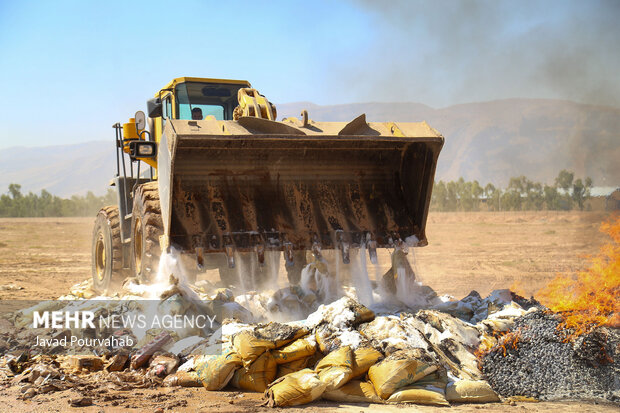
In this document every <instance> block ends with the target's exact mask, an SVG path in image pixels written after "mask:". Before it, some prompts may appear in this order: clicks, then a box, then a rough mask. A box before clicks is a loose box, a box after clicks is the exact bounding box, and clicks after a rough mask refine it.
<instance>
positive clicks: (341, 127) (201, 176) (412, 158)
mask: <svg viewBox="0 0 620 413" xmlns="http://www.w3.org/2000/svg"><path fill="white" fill-rule="evenodd" d="M304 123H305V126H304V125H303V124H302V122H300V121H297V120H296V119H292V120H290V121H283V122H274V121H269V120H265V119H259V118H253V117H242V118H240V119H239V120H238V121H217V120H215V119H210V120H199V121H192V120H190V121H188V120H167V121H166V125H165V127H164V131H163V134H162V138H161V142H160V145H159V153H158V169H159V170H158V174H159V178H158V179H159V191H160V200H161V212H162V219H163V225H164V238H163V240H164V246H167V245H172V246H175V247H177V248H179V249H181V250H183V251H185V252H194V251H195V250H196V249H200V250H201V251H204V252H207V253H208V252H221V251H225V252H227V253H229V254H230V253H231V251H234V250H238V251H250V250H254V251H259V252H260V251H264V250H265V249H269V248H273V249H282V250H292V249H296V250H299V249H312V248H313V247H315V248H316V247H317V246H318V247H319V248H324V249H332V248H340V249H343V248H346V249H348V248H349V247H357V246H362V245H364V244H365V245H371V246H372V247H373V248H375V247H393V246H394V245H396V244H397V243H399V242H403V241H408V243H409V245H412V244H417V245H420V246H422V245H426V244H427V240H426V235H425V226H426V218H427V214H428V208H429V203H430V197H431V190H432V185H433V180H434V175H435V167H436V165H437V157H438V156H439V152H440V150H441V148H442V146H443V142H444V138H443V137H442V136H441V135H440V134H439V133H438V132H437V131H435V130H434V129H433V128H431V127H430V126H428V125H427V124H426V123H425V122H421V123H367V122H366V120H365V116H364V115H361V116H360V117H358V118H356V119H355V120H353V121H352V122H350V123H339V122H325V123H322V122H312V121H310V122H304ZM413 237H415V238H413Z"/></svg>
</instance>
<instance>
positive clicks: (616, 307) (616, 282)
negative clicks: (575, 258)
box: [536, 215, 620, 338]
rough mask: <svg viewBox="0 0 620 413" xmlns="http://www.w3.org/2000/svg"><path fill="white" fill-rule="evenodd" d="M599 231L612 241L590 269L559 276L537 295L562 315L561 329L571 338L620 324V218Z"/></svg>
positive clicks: (603, 249)
mask: <svg viewBox="0 0 620 413" xmlns="http://www.w3.org/2000/svg"><path fill="white" fill-rule="evenodd" d="M600 230H601V232H604V233H606V234H608V235H609V236H610V237H611V240H612V242H610V243H608V244H606V245H603V246H602V247H601V249H600V251H599V253H598V254H597V255H596V256H594V257H592V261H591V263H590V267H589V268H587V269H586V270H583V271H580V272H579V273H577V275H576V276H569V275H566V274H563V275H562V274H561V275H558V276H557V277H556V278H555V279H553V280H552V281H551V282H550V283H549V284H548V285H547V286H546V287H544V288H543V289H541V290H540V291H538V292H537V293H536V298H537V299H538V300H539V301H540V302H541V303H542V304H544V305H545V306H547V307H548V308H550V309H551V310H553V311H555V312H558V313H562V316H563V318H564V321H563V322H562V323H561V324H560V326H559V328H564V329H569V330H570V331H571V332H572V333H571V334H570V336H569V338H571V337H576V336H578V335H581V334H586V333H589V332H590V331H592V330H593V329H594V328H596V327H598V326H603V325H606V326H614V327H618V326H619V325H620V315H619V313H620V215H619V216H616V217H614V218H611V219H610V220H609V221H607V222H604V223H603V224H601V229H600Z"/></svg>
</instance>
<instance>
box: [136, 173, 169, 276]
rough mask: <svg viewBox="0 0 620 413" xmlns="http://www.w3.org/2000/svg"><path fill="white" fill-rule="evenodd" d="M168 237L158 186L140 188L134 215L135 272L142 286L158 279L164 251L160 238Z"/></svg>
mask: <svg viewBox="0 0 620 413" xmlns="http://www.w3.org/2000/svg"><path fill="white" fill-rule="evenodd" d="M163 233H164V226H163V222H162V219H161V208H160V204H159V190H158V186H157V182H147V183H145V184H142V185H140V186H138V189H136V192H135V194H134V198H133V209H132V211H131V243H130V245H131V246H130V251H129V255H130V257H131V258H130V260H131V272H132V274H133V275H134V276H136V277H137V278H138V279H139V280H140V282H142V283H148V282H150V281H153V280H154V279H155V276H156V275H157V268H158V266H159V257H160V256H161V248H160V246H159V237H160V235H162V234H163Z"/></svg>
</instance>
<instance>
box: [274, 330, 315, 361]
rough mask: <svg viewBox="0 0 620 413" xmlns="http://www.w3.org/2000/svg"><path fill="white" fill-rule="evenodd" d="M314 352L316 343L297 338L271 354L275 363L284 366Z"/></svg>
mask: <svg viewBox="0 0 620 413" xmlns="http://www.w3.org/2000/svg"><path fill="white" fill-rule="evenodd" d="M315 352H316V343H315V342H314V340H308V339H307V338H303V337H302V338H298V339H297V340H295V341H293V342H292V343H290V344H287V345H286V346H284V347H282V348H280V349H277V350H273V351H272V352H271V354H272V355H273V358H274V359H275V361H276V363H278V364H284V363H290V362H291V361H295V360H299V359H304V358H307V357H308V356H311V355H313V354H314V353H315Z"/></svg>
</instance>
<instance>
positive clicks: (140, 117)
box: [134, 110, 146, 134]
mask: <svg viewBox="0 0 620 413" xmlns="http://www.w3.org/2000/svg"><path fill="white" fill-rule="evenodd" d="M134 119H135V120H136V132H138V134H140V131H143V130H144V128H145V127H146V115H145V114H144V112H142V111H141V110H139V111H137V112H136V114H135V115H134Z"/></svg>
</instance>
